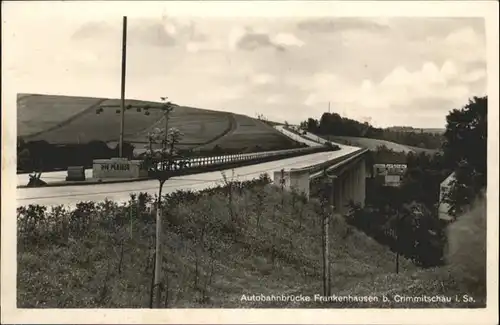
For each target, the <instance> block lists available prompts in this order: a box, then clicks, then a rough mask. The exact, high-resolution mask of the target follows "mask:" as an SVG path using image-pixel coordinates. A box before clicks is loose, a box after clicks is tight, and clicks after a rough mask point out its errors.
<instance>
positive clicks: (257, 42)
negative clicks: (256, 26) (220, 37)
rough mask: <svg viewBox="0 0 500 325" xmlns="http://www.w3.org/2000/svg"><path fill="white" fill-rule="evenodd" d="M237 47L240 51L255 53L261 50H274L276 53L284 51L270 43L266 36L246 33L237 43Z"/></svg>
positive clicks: (282, 48)
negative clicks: (267, 48)
mask: <svg viewBox="0 0 500 325" xmlns="http://www.w3.org/2000/svg"><path fill="white" fill-rule="evenodd" d="M236 44H237V47H238V48H239V49H242V50H247V51H255V50H257V49H261V48H266V47H270V48H274V49H276V50H278V51H281V52H282V51H285V47H284V46H282V45H279V44H275V43H274V42H272V41H271V37H270V36H269V35H268V34H264V33H256V32H252V31H247V32H246V33H244V34H243V35H242V36H241V37H240V39H239V40H238V41H237V43H236Z"/></svg>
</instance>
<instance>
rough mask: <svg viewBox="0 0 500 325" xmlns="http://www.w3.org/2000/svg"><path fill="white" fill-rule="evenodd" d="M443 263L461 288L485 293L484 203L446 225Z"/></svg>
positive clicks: (479, 201)
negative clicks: (447, 265)
mask: <svg viewBox="0 0 500 325" xmlns="http://www.w3.org/2000/svg"><path fill="white" fill-rule="evenodd" d="M446 262H447V263H448V264H449V266H450V271H451V274H452V276H453V278H454V279H455V281H456V282H457V283H460V284H461V287H462V288H461V289H463V290H465V291H466V292H471V293H472V292H474V293H477V294H482V295H485V294H486V201H485V200H484V199H480V200H478V201H477V202H476V204H475V205H474V207H473V208H472V210H470V211H469V212H467V213H465V214H464V215H462V216H460V218H459V219H458V220H457V221H455V222H454V223H452V224H451V225H449V226H448V247H447V252H446Z"/></svg>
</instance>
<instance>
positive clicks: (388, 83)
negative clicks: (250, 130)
mask: <svg viewBox="0 0 500 325" xmlns="http://www.w3.org/2000/svg"><path fill="white" fill-rule="evenodd" d="M459 72H460V71H459V69H458V68H457V66H456V65H455V63H454V62H453V61H451V60H449V61H446V62H445V63H444V64H443V65H442V66H437V65H436V64H435V63H434V62H425V63H424V64H423V65H422V66H421V68H420V69H417V70H414V71H409V70H408V69H406V68H405V67H404V66H398V67H396V68H394V69H393V70H392V71H391V72H390V73H389V74H387V75H386V76H385V78H383V79H382V80H381V81H380V82H374V81H373V80H370V79H364V80H362V81H361V82H360V83H355V82H352V81H349V80H348V79H345V78H341V77H339V76H335V75H330V74H324V73H323V74H316V75H314V76H313V77H312V78H311V79H310V83H308V84H309V85H310V86H309V87H305V88H304V90H305V93H306V97H305V99H304V104H305V105H307V106H312V107H315V106H318V105H320V106H321V105H324V104H325V103H327V102H328V101H332V103H334V106H336V107H342V108H347V109H348V110H347V112H348V114H353V113H354V114H357V116H363V115H362V112H363V111H365V112H366V111H367V110H376V111H378V112H384V114H395V112H396V109H402V108H405V109H406V110H407V109H410V108H412V109H415V110H416V111H418V110H419V109H421V108H422V109H425V108H429V107H431V108H432V107H439V106H440V104H442V103H447V105H446V108H445V110H447V109H449V108H450V107H453V106H454V105H459V104H460V103H463V102H466V101H467V99H468V98H469V97H470V96H471V95H472V91H471V89H470V88H469V87H468V86H467V84H465V83H463V79H464V75H463V74H460V73H459ZM465 76H466V77H465V78H468V79H470V80H476V79H477V78H479V77H480V76H481V73H480V71H479V70H477V71H473V72H471V73H469V74H465ZM432 102H434V103H436V105H431V104H430V103H432ZM422 103H425V106H424V107H422ZM416 111H415V112H416ZM442 113H443V112H442V111H441V112H440V113H439V114H442ZM405 114H409V113H408V112H405ZM358 118H359V117H358Z"/></svg>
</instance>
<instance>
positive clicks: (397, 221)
mask: <svg viewBox="0 0 500 325" xmlns="http://www.w3.org/2000/svg"><path fill="white" fill-rule="evenodd" d="M400 223H401V220H400V215H399V211H398V210H396V274H398V273H399V249H400V247H399V231H400Z"/></svg>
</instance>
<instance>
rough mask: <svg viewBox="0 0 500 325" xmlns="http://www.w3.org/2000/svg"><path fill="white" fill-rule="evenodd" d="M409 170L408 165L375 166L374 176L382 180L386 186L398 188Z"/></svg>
mask: <svg viewBox="0 0 500 325" xmlns="http://www.w3.org/2000/svg"><path fill="white" fill-rule="evenodd" d="M407 169H408V166H407V165H406V164H374V165H373V176H374V177H375V178H378V179H382V181H383V183H384V185H386V186H395V187H398V186H400V185H401V181H402V179H403V176H404V174H405V173H406V170H407Z"/></svg>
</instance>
